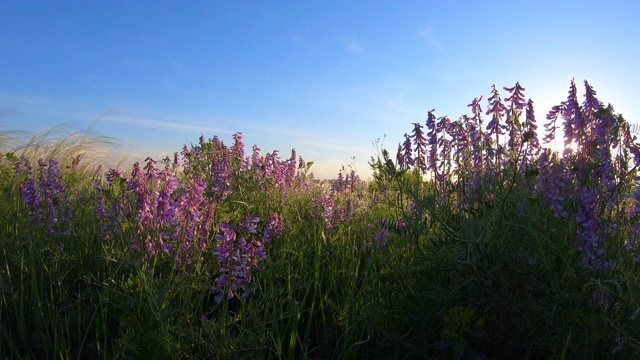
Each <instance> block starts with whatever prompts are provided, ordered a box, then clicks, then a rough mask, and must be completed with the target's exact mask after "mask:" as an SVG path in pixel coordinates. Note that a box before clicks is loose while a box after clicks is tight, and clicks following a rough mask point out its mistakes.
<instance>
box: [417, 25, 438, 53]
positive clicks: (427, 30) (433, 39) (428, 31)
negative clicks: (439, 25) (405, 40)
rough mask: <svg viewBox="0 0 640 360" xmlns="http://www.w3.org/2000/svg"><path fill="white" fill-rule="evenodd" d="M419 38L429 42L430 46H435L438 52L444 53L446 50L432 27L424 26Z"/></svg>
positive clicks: (419, 32) (419, 30) (420, 30)
mask: <svg viewBox="0 0 640 360" xmlns="http://www.w3.org/2000/svg"><path fill="white" fill-rule="evenodd" d="M418 36H420V37H423V38H425V39H427V40H428V41H429V44H431V46H433V47H434V48H435V49H436V50H438V51H442V50H444V46H443V45H442V42H441V41H440V39H438V37H437V36H436V35H435V30H434V29H433V26H431V25H423V26H420V28H419V29H418Z"/></svg>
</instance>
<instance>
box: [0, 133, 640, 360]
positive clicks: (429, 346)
mask: <svg viewBox="0 0 640 360" xmlns="http://www.w3.org/2000/svg"><path fill="white" fill-rule="evenodd" d="M4 135H5V136H4V137H2V139H5V140H2V141H5V145H6V141H7V140H6V139H7V138H8V137H11V134H6V133H5V134H4ZM42 136H43V135H37V136H36V137H35V138H34V139H33V140H32V141H30V142H28V144H27V145H26V146H23V147H19V148H15V147H14V151H11V153H12V154H14V155H15V156H11V155H9V156H6V155H7V150H5V154H3V157H4V160H3V162H2V165H1V168H0V189H1V191H2V193H3V196H2V197H1V198H0V259H1V261H0V264H1V265H2V268H1V269H0V357H2V358H7V359H27V358H47V359H87V358H96V359H113V358H122V359H149V358H158V359H164V358H177V359H185V358H215V359H238V358H246V359H256V358H275V359H279V358H282V359H379V358H389V359H407V358H409V359H414V358H415V359H419V358H442V359H447V358H453V357H458V358H473V357H475V358H483V357H487V358H521V359H548V358H621V359H628V358H634V357H638V356H640V335H639V334H640V300H639V298H638V296H640V276H639V275H640V270H638V266H637V265H636V264H635V263H634V262H633V260H632V258H631V257H630V256H629V254H628V252H627V251H626V249H624V247H623V240H622V239H621V238H612V239H609V243H608V244H609V245H608V254H609V256H610V258H611V259H612V260H613V261H615V262H616V264H617V266H616V268H615V269H614V270H613V271H611V272H610V273H609V274H607V276H606V277H603V276H601V274H599V273H596V271H595V270H593V269H589V268H587V267H585V266H583V265H582V263H581V258H580V254H579V253H578V252H577V251H576V248H575V246H574V244H573V240H572V232H573V231H574V229H573V227H572V224H571V223H570V221H568V220H566V219H563V218H560V219H558V218H555V217H554V216H553V212H552V211H550V210H549V209H548V208H546V207H545V206H543V205H541V204H540V203H538V202H537V200H536V199H531V200H530V201H529V203H528V206H527V207H526V209H525V211H522V212H520V211H515V210H514V209H516V207H517V204H518V203H519V201H520V200H521V199H527V198H528V196H529V194H527V193H525V192H523V191H521V190H518V189H517V188H511V187H510V186H509V182H508V181H504V182H501V184H498V185H495V187H494V188H492V191H493V192H494V193H495V194H496V196H497V198H498V199H503V200H504V201H503V202H501V203H500V205H501V206H494V207H492V208H487V209H484V210H483V211H482V212H480V213H479V214H476V215H470V214H468V213H462V212H459V211H456V210H455V209H454V208H453V207H451V206H439V205H437V201H436V196H437V195H438V194H437V192H436V189H435V188H434V187H433V186H434V185H433V183H432V182H429V181H425V180H422V179H420V178H419V177H417V176H415V174H414V175H412V174H411V173H406V174H405V175H402V176H396V177H392V176H390V177H387V178H385V180H380V181H378V182H370V183H368V184H361V185H359V187H358V188H357V189H355V190H354V191H353V192H349V191H347V192H344V193H341V194H340V195H336V197H335V198H334V207H338V206H339V204H344V203H345V202H346V200H347V198H351V199H352V200H353V204H354V212H353V214H354V215H353V217H352V218H351V219H349V220H344V221H338V222H336V223H335V224H334V225H333V226H332V227H331V228H327V227H325V224H324V222H323V221H322V220H320V219H319V218H318V216H317V214H316V213H314V209H313V201H314V197H316V196H317V195H318V194H320V193H321V192H322V191H323V190H322V188H321V187H322V186H325V187H326V186H328V184H324V185H323V184H322V182H314V181H311V180H307V183H306V185H305V186H300V187H298V188H294V189H292V190H290V191H289V192H288V193H287V195H286V196H285V197H281V196H280V195H281V192H280V190H278V189H275V188H267V190H266V191H262V190H261V189H260V188H259V187H258V186H257V185H256V182H255V179H252V178H251V177H250V176H247V177H245V178H240V177H239V178H238V179H237V180H238V182H237V184H236V185H234V186H235V187H234V192H233V193H232V195H231V196H230V197H229V198H227V199H226V200H224V201H221V202H220V204H218V206H219V209H218V213H217V215H216V223H217V222H227V221H237V220H239V218H240V216H242V214H244V213H245V212H247V211H249V212H251V213H252V214H258V215H259V216H260V217H261V219H262V220H261V223H260V224H261V225H260V226H263V224H264V220H266V218H267V214H268V213H269V212H271V211H277V212H278V213H279V214H280V215H281V216H283V217H284V223H285V231H284V234H283V236H282V237H280V238H278V239H274V241H273V243H272V244H271V245H270V246H269V249H268V257H267V259H265V260H264V261H261V262H260V266H259V268H258V269H257V270H256V272H255V273H254V277H253V282H254V285H255V288H256V290H255V293H253V294H251V295H250V296H248V297H246V298H244V297H234V298H232V299H229V300H225V301H222V302H221V303H219V304H218V303H216V302H215V301H214V294H213V293H212V292H211V288H212V287H213V285H214V278H215V276H216V274H217V272H218V271H219V267H218V264H217V261H216V257H215V255H214V254H213V252H212V251H209V252H206V253H204V254H202V257H201V258H200V259H198V261H195V262H194V263H193V264H192V265H190V266H189V267H188V271H187V272H184V271H183V269H181V268H179V267H178V266H177V265H176V262H175V261H173V259H172V258H171V257H168V256H157V257H154V258H152V259H145V258H144V256H143V255H142V254H140V253H139V252H136V251H134V250H132V249H131V246H130V245H131V236H132V231H133V227H134V225H135V219H133V218H132V217H129V218H126V219H127V220H126V221H127V222H123V223H122V224H121V225H122V232H121V234H120V235H119V236H117V237H113V238H110V239H109V240H104V239H103V237H102V230H101V223H100V219H99V218H98V217H97V216H96V214H95V211H94V209H95V206H96V199H95V194H94V192H93V190H92V187H91V186H90V185H91V184H93V182H94V180H95V179H93V176H94V174H93V172H92V171H88V170H87V171H82V170H80V169H77V168H76V169H73V168H72V167H71V166H69V167H67V166H66V165H65V166H62V167H61V168H62V169H63V176H64V178H65V181H66V185H67V194H69V195H68V196H69V197H70V200H71V204H72V207H73V213H74V218H73V221H72V232H71V235H69V236H64V237H60V236H51V235H50V234H49V233H48V232H47V230H46V228H44V227H43V226H37V225H35V224H34V223H33V221H32V220H31V217H30V213H29V209H28V208H27V206H26V205H25V203H24V202H23V201H22V199H21V198H20V196H19V194H18V187H19V181H20V179H19V178H17V179H16V178H14V176H13V162H14V161H15V160H16V158H17V157H20V156H22V155H28V156H30V157H33V159H34V160H37V157H43V158H45V159H48V158H50V157H52V156H55V157H60V162H61V163H62V164H69V163H70V161H71V160H72V159H73V158H75V157H77V156H78V154H81V153H82V154H85V153H83V152H82V151H84V150H87V144H88V143H89V142H88V141H87V140H88V139H89V136H90V135H87V134H84V135H82V136H80V137H79V138H76V137H75V135H74V136H65V137H63V140H61V141H58V142H55V141H54V142H53V145H45V143H46V144H51V142H47V141H44V140H42ZM91 143H93V139H92V140H91ZM82 149H84V150H82ZM16 150H20V151H16ZM100 154H102V153H100ZM94 156H95V157H94ZM110 159H111V158H110ZM102 161H103V158H101V157H100V156H98V154H90V153H86V155H84V156H83V158H82V160H81V164H83V166H85V167H86V169H89V168H92V169H93V168H95V167H96V166H97V164H99V163H101V162H102ZM123 170H125V171H124V172H125V173H126V172H127V171H128V170H126V169H123ZM374 199H375V201H374ZM412 203H413V204H414V206H415V211H414V212H410V211H408V210H407V206H408V205H409V204H412ZM379 219H390V220H393V221H395V220H402V221H403V222H404V223H406V227H404V228H400V229H395V228H392V227H389V228H388V231H389V233H390V235H389V237H388V239H387V241H386V244H385V246H380V245H379V244H378V243H377V242H376V241H375V240H373V237H374V236H375V234H376V231H377V229H378V228H379V227H377V226H376V225H375V224H376V220H379ZM212 226H213V227H214V228H215V229H217V225H216V224H212ZM214 233H216V232H215V231H214ZM208 241H209V242H210V244H209V249H213V247H214V243H215V239H214V237H213V235H212V236H210V237H209V239H208ZM595 289H599V290H601V291H603V292H605V293H606V294H608V295H609V306H606V307H604V308H601V307H597V306H593V304H592V301H591V300H592V294H593V291H594V290H595ZM616 339H619V340H622V341H624V346H623V347H622V348H621V349H619V351H614V349H616V346H617V342H616Z"/></svg>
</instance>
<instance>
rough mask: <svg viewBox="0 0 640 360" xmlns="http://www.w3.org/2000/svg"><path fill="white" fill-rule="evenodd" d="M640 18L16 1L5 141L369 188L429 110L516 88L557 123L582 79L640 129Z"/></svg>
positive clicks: (2, 39)
mask: <svg viewBox="0 0 640 360" xmlns="http://www.w3.org/2000/svg"><path fill="white" fill-rule="evenodd" d="M639 18H640V2H637V1H609V2H605V1H529V2H525V1H509V2H503V1H484V2H479V1H451V2H448V1H446V2H445V1H327V0H325V1H251V2H250V1H208V2H205V1H157V0H156V1H135V2H134V1H64V0H59V1H28V0H21V1H18V0H15V1H14V0H0V49H1V55H0V111H5V112H6V111H12V112H17V113H19V115H20V116H19V117H6V116H5V117H3V118H0V130H8V129H19V130H27V131H31V132H37V131H40V130H42V129H44V128H47V127H50V126H54V125H59V124H66V126H69V127H72V128H74V129H86V128H87V127H88V126H89V125H90V124H91V123H92V122H93V121H94V120H95V119H96V118H97V117H99V116H100V115H101V114H103V113H105V112H110V114H109V115H107V116H105V117H103V118H102V119H101V120H100V121H99V122H98V123H97V124H96V126H95V127H94V131H95V132H97V133H99V134H102V135H107V136H114V137H116V138H118V139H120V140H122V141H126V143H127V144H128V145H129V146H132V149H131V153H132V154H134V155H135V154H138V155H140V156H142V157H146V156H147V155H151V156H153V157H157V158H160V157H161V156H162V155H161V154H173V152H175V151H179V150H180V149H181V148H182V145H183V144H190V143H196V142H197V140H198V138H199V137H200V135H201V134H204V135H205V137H207V138H210V137H212V136H213V135H218V136H220V137H221V138H222V139H223V140H225V142H227V143H231V141H232V140H231V139H232V138H231V135H232V134H233V133H235V132H242V133H243V134H244V139H245V144H246V145H247V148H250V147H251V145H253V144H257V145H258V146H259V147H260V148H261V149H262V150H263V151H272V150H275V149H278V150H280V152H281V154H282V155H283V157H288V156H289V154H290V150H291V148H295V149H296V151H297V152H298V154H299V155H301V156H303V158H305V160H307V161H314V162H315V166H314V168H313V170H314V172H315V173H316V174H317V176H318V177H321V178H330V177H334V176H335V175H336V174H337V172H338V170H339V168H340V166H342V165H344V166H348V165H350V164H352V165H354V166H355V167H356V169H357V170H358V172H359V173H360V174H361V176H363V177H365V178H366V177H367V176H368V174H369V173H370V170H369V168H368V165H367V161H368V160H369V159H370V158H371V156H373V155H375V147H374V146H373V145H372V143H373V142H374V141H375V140H376V139H377V138H384V137H385V136H386V138H385V139H384V146H385V147H386V148H388V149H389V150H391V151H392V153H395V149H396V148H397V144H398V142H400V141H401V140H402V136H403V134H404V133H405V132H410V131H411V129H412V126H411V123H414V122H421V123H424V121H425V120H426V114H427V111H429V110H431V109H436V112H435V113H436V115H437V116H442V115H448V116H449V117H451V118H452V119H457V118H458V117H459V116H460V115H462V114H465V113H468V112H469V111H468V108H467V106H466V105H467V104H468V103H469V102H470V101H471V100H472V99H473V98H475V97H476V96H479V95H484V96H485V102H484V103H483V104H485V106H484V108H486V98H487V97H488V95H489V93H490V91H491V85H492V84H495V85H496V86H497V87H498V88H499V89H502V87H504V86H509V87H511V86H513V85H514V84H515V83H516V81H519V82H520V84H521V85H523V86H524V87H525V88H526V92H525V95H526V96H527V97H531V98H532V99H533V100H534V103H535V108H536V114H537V118H538V121H539V122H542V121H543V119H544V115H545V114H546V113H547V112H548V110H549V109H550V107H551V106H553V105H556V104H558V103H560V102H562V101H563V100H565V99H566V96H567V90H568V87H569V82H570V81H571V79H575V81H576V83H577V85H578V86H579V89H580V96H581V99H582V94H583V88H582V82H583V80H585V79H586V80H588V81H589V83H590V84H591V85H592V86H593V87H594V88H595V90H596V91H597V97H598V98H599V99H600V100H601V101H603V102H604V103H605V104H606V103H611V104H612V105H613V106H614V107H615V109H616V111H618V112H619V113H621V114H623V115H624V116H625V118H626V119H627V120H628V121H629V122H630V123H640V119H639V116H640V111H639V110H638V107H637V106H635V105H636V104H637V102H638V100H640V99H639V98H638V96H637V90H636V88H637V86H638V84H639V83H640V71H639V70H638V63H639V62H638V59H639V58H640V57H639V55H640V25H638V24H639V22H638V21H637V19H639Z"/></svg>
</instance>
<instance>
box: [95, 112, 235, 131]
mask: <svg viewBox="0 0 640 360" xmlns="http://www.w3.org/2000/svg"><path fill="white" fill-rule="evenodd" d="M105 120H106V121H114V122H119V123H125V124H128V125H132V126H139V127H144V128H148V129H162V130H171V131H181V132H199V133H203V134H210V133H213V134H233V133H235V131H230V130H226V129H220V128H215V127H210V126H203V125H194V124H185V123H177V122H170V121H166V120H165V121H163V120H155V119H148V118H140V117H133V116H108V117H106V118H105Z"/></svg>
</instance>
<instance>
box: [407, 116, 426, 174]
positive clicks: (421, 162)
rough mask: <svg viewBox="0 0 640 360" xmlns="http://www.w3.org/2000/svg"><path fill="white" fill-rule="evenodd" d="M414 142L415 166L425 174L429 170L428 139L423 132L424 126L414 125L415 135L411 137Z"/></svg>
mask: <svg viewBox="0 0 640 360" xmlns="http://www.w3.org/2000/svg"><path fill="white" fill-rule="evenodd" d="M410 138H411V139H412V140H413V145H414V147H415V148H414V151H415V154H416V155H415V165H416V167H417V168H418V169H420V170H421V171H422V173H425V172H426V170H427V166H426V161H425V156H426V155H427V139H425V137H424V133H423V132H422V125H420V124H419V123H413V134H412V135H411V136H410Z"/></svg>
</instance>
